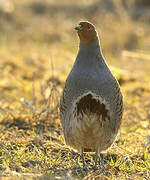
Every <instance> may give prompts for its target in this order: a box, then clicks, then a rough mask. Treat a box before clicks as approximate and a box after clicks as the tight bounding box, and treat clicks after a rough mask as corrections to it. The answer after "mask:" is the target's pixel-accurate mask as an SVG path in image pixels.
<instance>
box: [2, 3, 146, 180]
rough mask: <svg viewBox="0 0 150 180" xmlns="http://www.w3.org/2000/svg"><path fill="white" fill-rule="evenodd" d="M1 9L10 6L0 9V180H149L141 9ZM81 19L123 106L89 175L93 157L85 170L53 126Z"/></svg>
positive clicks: (71, 5)
mask: <svg viewBox="0 0 150 180" xmlns="http://www.w3.org/2000/svg"><path fill="white" fill-rule="evenodd" d="M5 2H9V3H10V4H9V3H8V4H7V6H6V7H7V8H6V7H5V8H4V6H2V5H0V16H1V17H2V18H0V40H1V52H0V179H9V180H10V179H11V180H12V179H41V180H42V179H44V180H45V179H67V178H68V179H92V178H95V179H149V178H150V130H149V129H150V110H149V109H150V101H149V97H150V83H149V76H150V72H149V65H150V61H149V60H150V54H149V53H147V52H148V49H149V47H150V37H149V36H148V35H149V29H150V28H149V27H150V24H149V22H150V21H149V19H150V16H149V13H148V12H147V11H146V9H144V7H142V6H140V7H139V6H138V5H136V6H135V5H134V2H133V1H132V2H133V4H129V1H127V3H126V6H125V7H124V6H123V4H122V3H121V2H122V1H108V2H107V3H104V2H103V1H101V3H100V2H99V1H89V2H88V3H86V1H78V0H77V1H76V3H75V2H74V3H73V2H72V1H68V0H65V1H59V2H56V1H45V2H43V1H35V0H32V1H31V0H30V1H29V0H28V1H27V0H24V1H19V0H14V1H5ZM114 2H115V3H114ZM116 2H117V3H116ZM80 3H81V4H82V6H81V4H80ZM3 5H4V4H3ZM66 9H67V10H66ZM135 9H138V10H142V12H143V14H141V15H138V11H136V14H135V12H134V11H135ZM143 17H145V19H144V20H143ZM81 19H87V20H89V21H92V22H93V23H94V24H96V26H97V29H98V31H99V32H100V36H101V42H102V43H101V44H102V49H103V51H104V55H105V57H106V59H107V62H108V64H109V65H110V66H111V69H112V71H113V73H114V75H115V76H116V77H117V79H118V80H119V82H120V84H121V89H122V92H123V95H124V104H125V110H124V116H123V122H122V125H121V128H120V131H119V133H118V136H117V139H116V140H115V142H114V144H113V145H112V147H111V148H110V149H109V150H108V152H103V153H102V154H101V156H100V162H101V163H100V164H99V166H98V167H99V168H98V170H97V171H94V169H93V164H94V162H93V154H86V155H85V156H86V164H87V168H86V169H85V168H83V167H82V162H81V159H80V155H79V154H78V153H77V152H75V151H74V150H72V149H69V147H67V146H66V145H65V143H64V138H63V133H62V127H61V124H60V119H59V98H60V94H61V91H62V88H63V86H64V82H65V79H66V76H67V74H68V72H69V70H70V68H71V66H72V64H73V62H74V59H75V56H76V53H77V43H78V40H77V36H76V34H75V32H74V31H73V27H74V25H75V24H77V22H78V20H81ZM116 59H117V60H116ZM102 164H103V165H102Z"/></svg>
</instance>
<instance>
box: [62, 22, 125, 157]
mask: <svg viewBox="0 0 150 180" xmlns="http://www.w3.org/2000/svg"><path fill="white" fill-rule="evenodd" d="M75 29H76V30H77V33H78V36H79V39H80V44H79V51H78V54H77V57H76V60H75V63H74V65H73V67H72V70H71V72H70V73H69V75H68V77H67V80H66V83H65V87H64V89H63V94H62V97H61V100H60V118H61V123H62V127H63V132H64V137H65V142H66V144H67V145H69V146H71V147H73V148H74V149H77V150H78V151H79V152H80V153H83V152H90V151H91V152H96V153H98V154H99V153H100V152H101V151H103V150H106V149H107V148H109V147H110V146H111V144H112V143H113V141H114V139H115V137H116V135H117V132H118V129H119V127H120V124H121V119H122V113H123V98H122V94H121V91H120V87H119V84H118V82H117V80H116V79H115V77H114V76H113V75H112V73H111V71H110V69H109V67H108V65H107V63H106V61H105V59H104V57H103V55H102V51H101V48H100V43H99V38H98V35H97V32H96V30H95V27H94V25H93V24H91V23H89V22H80V23H79V24H78V25H77V26H76V27H75Z"/></svg>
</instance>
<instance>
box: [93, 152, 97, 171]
mask: <svg viewBox="0 0 150 180" xmlns="http://www.w3.org/2000/svg"><path fill="white" fill-rule="evenodd" d="M97 160H98V153H97V151H96V152H95V156H94V162H95V164H94V169H95V170H96V169H97Z"/></svg>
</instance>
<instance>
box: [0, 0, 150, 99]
mask: <svg viewBox="0 0 150 180" xmlns="http://www.w3.org/2000/svg"><path fill="white" fill-rule="evenodd" d="M82 20H88V21H90V22H92V23H93V24H94V25H95V26H96V28H97V31H98V33H99V36H100V41H101V47H102V50H103V54H104V56H105V57H106V60H107V63H108V64H110V65H113V66H115V68H116V67H117V68H121V69H123V71H122V70H121V73H123V74H124V73H125V76H124V77H123V78H125V79H126V78H127V79H128V78H131V79H132V78H134V77H132V76H139V78H140V79H141V80H143V77H144V76H145V75H144V74H143V71H142V72H141V70H143V69H144V71H147V72H149V61H148V60H149V59H150V58H149V57H150V56H149V50H150V1H149V0H126V1H123V0H106V1H103V0H89V1H86V0H76V1H73V0H57V1H55V0H44V1H42V0H21V1H19V0H1V1H0V49H1V50H0V52H1V53H0V69H1V83H0V87H1V88H2V90H3V89H6V90H9V88H10V89H11V90H12V91H11V94H13V92H14V95H15V96H16V94H15V93H16V92H17V91H16V90H17V87H18V84H19V86H20V85H21V84H22V83H23V82H26V80H29V82H30V81H32V77H33V73H34V77H35V79H36V80H37V81H39V79H41V78H42V79H44V81H45V80H46V81H49V79H50V77H51V75H52V74H53V75H55V77H56V79H57V81H58V82H57V83H58V84H59V83H61V82H64V81H65V79H66V76H67V74H68V72H69V71H70V68H71V66H72V64H73V62H74V60H75V57H76V54H77V50H78V43H79V39H78V37H77V34H76V32H75V30H74V27H75V25H77V24H78V23H79V21H82ZM52 64H53V72H52V69H51V66H52ZM115 68H114V67H112V70H114V73H115V74H116V76H117V75H118V73H116V70H117V69H115ZM124 70H125V71H124ZM119 72H120V70H119ZM8 77H9V78H8ZM136 78H137V77H136ZM15 79H16V80H15ZM121 81H123V80H122V78H121V79H120V82H121ZM13 82H14V84H13ZM19 82H20V83H19ZM9 86H11V87H9ZM28 86H29V85H28ZM22 88H23V89H22V90H21V91H20V93H21V94H22V93H23V94H22V96H28V95H29V94H30V93H27V95H26V93H25V94H24V85H23V87H22ZM27 90H29V89H27ZM21 94H20V96H21ZM17 95H18V93H17ZM29 97H30V96H29Z"/></svg>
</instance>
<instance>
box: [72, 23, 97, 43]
mask: <svg viewBox="0 0 150 180" xmlns="http://www.w3.org/2000/svg"><path fill="white" fill-rule="evenodd" d="M75 30H77V33H78V36H79V39H80V43H81V44H82V45H84V46H86V45H88V44H89V43H91V42H92V41H93V40H94V39H95V38H96V36H97V33H96V30H95V27H94V25H93V24H91V23H89V22H87V21H83V22H80V23H79V24H78V25H77V26H76V27H75Z"/></svg>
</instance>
